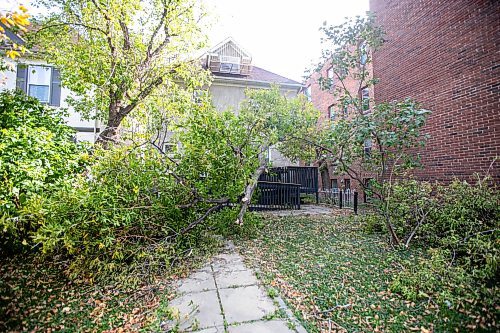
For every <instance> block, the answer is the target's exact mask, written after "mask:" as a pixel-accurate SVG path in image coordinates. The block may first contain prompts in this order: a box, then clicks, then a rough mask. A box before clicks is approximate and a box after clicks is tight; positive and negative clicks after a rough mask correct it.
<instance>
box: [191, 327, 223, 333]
mask: <svg viewBox="0 0 500 333" xmlns="http://www.w3.org/2000/svg"><path fill="white" fill-rule="evenodd" d="M192 332H193V333H224V332H226V331H225V330H224V326H217V327H210V328H204V329H202V330H199V331H192Z"/></svg>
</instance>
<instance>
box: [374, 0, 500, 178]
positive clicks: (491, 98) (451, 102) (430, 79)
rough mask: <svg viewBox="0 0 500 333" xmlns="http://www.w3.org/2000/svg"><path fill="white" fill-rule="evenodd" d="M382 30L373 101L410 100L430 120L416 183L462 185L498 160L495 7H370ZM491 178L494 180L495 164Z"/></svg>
mask: <svg viewBox="0 0 500 333" xmlns="http://www.w3.org/2000/svg"><path fill="white" fill-rule="evenodd" d="M370 10H371V11H373V12H375V14H376V15H377V22H378V23H379V24H380V25H381V26H382V27H383V28H384V30H385V31H386V33H387V35H386V38H385V39H386V43H385V44H384V45H383V46H382V48H381V49H380V50H379V51H377V52H376V53H375V55H374V63H373V70H374V76H375V77H377V78H379V79H380V82H379V83H378V84H377V85H376V86H375V98H376V99H377V100H378V101H389V100H394V99H404V98H405V97H412V98H415V99H416V100H418V101H420V102H422V104H423V107H424V108H427V109H429V110H431V111H432V112H433V113H432V115H431V116H430V118H429V119H428V124H427V125H426V127H425V131H424V132H425V133H427V134H429V135H430V136H431V138H430V139H429V141H428V142H427V145H426V147H425V148H423V149H422V150H421V151H420V154H421V156H422V161H423V164H424V165H425V169H424V170H422V171H418V172H417V173H416V175H417V176H418V177H419V178H421V179H428V180H438V181H449V180H451V179H452V178H453V177H455V176H456V177H459V178H462V179H469V178H470V177H471V175H472V174H473V173H474V172H483V173H484V172H485V171H486V170H487V169H488V168H489V166H490V164H491V162H492V161H493V159H494V158H495V157H500V94H499V91H500V47H499V46H500V2H499V1H497V0H489V1H487V0H475V1H474V0H453V1H436V0H370ZM491 174H492V175H493V176H494V177H495V179H496V180H497V181H498V180H500V161H498V162H496V163H495V165H494V166H493V168H492V170H491Z"/></svg>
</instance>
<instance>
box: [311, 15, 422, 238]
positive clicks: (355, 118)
mask: <svg viewBox="0 0 500 333" xmlns="http://www.w3.org/2000/svg"><path fill="white" fill-rule="evenodd" d="M321 30H322V31H323V33H324V35H325V37H324V39H323V42H324V43H325V45H326V46H325V49H324V50H323V54H322V55H323V57H322V61H321V63H320V64H319V65H318V67H317V68H316V72H318V73H319V74H317V75H320V78H319V82H320V84H321V86H322V88H323V89H324V90H328V91H329V92H330V93H331V94H332V95H333V97H334V102H335V103H334V105H333V107H334V108H333V110H331V112H334V117H333V116H332V115H330V116H331V119H330V121H327V122H326V124H325V125H324V126H323V129H322V131H319V132H318V134H317V135H315V136H314V139H313V140H311V141H312V142H311V143H312V144H313V145H315V146H316V148H317V149H318V151H319V152H320V156H319V158H320V160H321V161H322V162H329V164H330V165H334V166H335V172H336V173H337V174H339V175H342V174H344V175H346V176H349V177H350V178H352V179H354V181H356V182H358V183H359V185H360V186H361V187H362V188H363V190H364V191H365V192H368V194H369V195H371V196H374V197H375V198H376V200H373V201H372V202H371V204H374V206H375V208H376V209H378V211H380V212H382V213H383V215H384V218H385V224H386V229H387V230H388V231H389V233H390V235H391V241H392V242H393V243H395V244H398V243H399V241H400V240H399V239H398V237H397V232H396V230H394V227H393V224H394V221H392V220H391V218H392V217H391V216H390V215H389V212H388V202H387V200H389V199H390V198H389V195H390V193H391V186H392V181H393V180H394V179H396V178H401V177H403V176H404V175H405V173H406V172H407V171H409V170H411V169H413V168H415V167H417V166H418V165H419V163H418V162H419V156H418V154H415V151H416V150H417V149H418V148H419V147H421V146H423V145H424V144H425V141H426V136H424V135H422V134H421V129H422V128H423V126H424V125H425V122H426V120H427V117H428V115H429V114H430V111H428V110H425V109H423V108H422V107H421V106H420V104H419V103H418V102H416V101H414V100H412V99H411V98H406V99H405V100H403V101H392V102H382V103H378V102H376V101H375V100H374V99H373V87H374V85H375V84H376V83H377V80H376V79H375V78H374V77H373V73H372V72H373V71H372V66H371V64H372V62H373V53H374V52H375V51H376V50H378V49H379V48H381V47H383V41H384V33H383V31H382V29H381V27H379V26H377V25H376V24H375V20H374V17H373V16H372V15H367V16H366V17H356V18H354V19H347V20H346V22H345V23H343V24H341V25H338V26H328V25H326V23H325V24H324V26H323V27H322V28H321ZM330 65H331V66H332V71H333V77H327V78H324V77H322V76H321V75H322V74H321V72H322V70H323V68H324V67H325V66H330ZM366 179H371V182H370V185H369V186H368V184H367V183H366Z"/></svg>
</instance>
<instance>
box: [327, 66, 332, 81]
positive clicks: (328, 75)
mask: <svg viewBox="0 0 500 333" xmlns="http://www.w3.org/2000/svg"><path fill="white" fill-rule="evenodd" d="M326 75H327V77H328V78H329V79H333V67H330V68H328V69H327V70H326Z"/></svg>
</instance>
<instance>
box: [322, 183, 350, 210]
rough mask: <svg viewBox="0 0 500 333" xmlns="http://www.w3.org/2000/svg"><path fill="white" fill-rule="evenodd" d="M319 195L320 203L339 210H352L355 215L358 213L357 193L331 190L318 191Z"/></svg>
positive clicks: (336, 189)
mask: <svg viewBox="0 0 500 333" xmlns="http://www.w3.org/2000/svg"><path fill="white" fill-rule="evenodd" d="M319 193H320V198H321V201H322V202H324V203H326V204H330V205H332V206H337V207H339V208H348V209H353V210H354V213H355V214H357V213H358V202H359V196H358V192H356V191H351V190H349V189H348V190H339V189H338V188H332V189H328V190H323V191H320V192H319Z"/></svg>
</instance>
